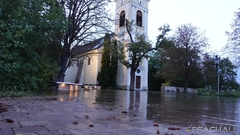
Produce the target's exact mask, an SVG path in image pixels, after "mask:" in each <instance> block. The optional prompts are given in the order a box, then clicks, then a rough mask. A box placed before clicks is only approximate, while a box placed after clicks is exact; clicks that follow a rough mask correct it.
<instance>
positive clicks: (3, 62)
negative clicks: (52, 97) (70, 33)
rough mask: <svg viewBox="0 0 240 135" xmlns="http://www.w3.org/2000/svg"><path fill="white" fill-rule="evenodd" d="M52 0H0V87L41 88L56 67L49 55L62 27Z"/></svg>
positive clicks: (11, 88) (44, 86) (9, 88)
mask: <svg viewBox="0 0 240 135" xmlns="http://www.w3.org/2000/svg"><path fill="white" fill-rule="evenodd" d="M55 4H56V1H55V0H38V1H35V0H15V1H14V2H13V1H7V0H3V1H0V40H1V42H0V74H1V76H0V86H1V88H0V89H1V90H24V91H27V90H44V89H45V88H46V86H47V83H48V82H49V81H50V80H51V78H52V77H53V76H54V75H55V74H56V72H57V70H58V68H57V65H56V63H55V62H54V60H53V59H52V58H51V57H50V52H48V51H46V50H48V49H49V48H50V46H49V45H50V44H51V42H52V41H53V40H52V39H53V38H55V33H59V32H60V31H62V30H63V25H62V21H61V20H62V17H61V10H59V8H58V7H57V6H56V5H55Z"/></svg>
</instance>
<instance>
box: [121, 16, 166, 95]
mask: <svg viewBox="0 0 240 135" xmlns="http://www.w3.org/2000/svg"><path fill="white" fill-rule="evenodd" d="M125 21H126V23H125V27H126V30H127V33H128V35H129V37H130V43H129V42H128V43H127V44H120V50H119V60H120V62H121V63H122V64H123V65H125V66H126V67H127V68H130V90H134V83H135V72H136V70H137V68H138V67H139V65H140V63H141V62H142V61H143V59H146V58H148V53H149V52H151V51H153V50H157V49H158V48H161V47H163V46H165V45H166V44H167V43H168V41H167V40H166V38H165V37H164V36H165V35H166V34H167V32H168V31H170V29H169V26H168V25H164V26H163V27H160V28H159V31H160V32H161V34H160V35H159V36H158V37H157V42H156V45H155V46H154V47H152V45H151V43H150V42H149V41H147V40H146V37H145V35H137V36H136V39H134V38H133V36H132V27H133V22H129V21H128V20H125ZM127 52H128V53H127ZM126 54H129V59H127V58H126Z"/></svg>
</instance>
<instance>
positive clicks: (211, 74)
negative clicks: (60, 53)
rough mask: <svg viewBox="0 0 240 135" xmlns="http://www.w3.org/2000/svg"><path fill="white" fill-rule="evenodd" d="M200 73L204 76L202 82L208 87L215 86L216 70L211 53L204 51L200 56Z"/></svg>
mask: <svg viewBox="0 0 240 135" xmlns="http://www.w3.org/2000/svg"><path fill="white" fill-rule="evenodd" d="M201 63H202V73H203V76H204V78H203V79H204V84H205V86H208V87H213V86H215V87H216V88H217V82H216V81H217V79H216V78H217V71H216V67H215V63H214V57H213V55H210V54H209V53H205V54H204V55H203V58H202V62H201Z"/></svg>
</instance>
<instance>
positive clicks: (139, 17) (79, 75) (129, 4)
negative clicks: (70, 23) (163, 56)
mask: <svg viewBox="0 0 240 135" xmlns="http://www.w3.org/2000/svg"><path fill="white" fill-rule="evenodd" d="M149 1H150V0H116V17H117V19H118V22H119V23H117V24H116V26H115V35H116V37H115V38H117V39H118V40H119V41H124V42H126V43H127V42H128V41H130V38H129V35H128V34H127V32H126V28H125V27H124V20H125V19H127V20H129V21H131V20H133V21H134V22H136V25H135V26H134V27H133V31H132V36H133V39H134V38H135V37H136V35H138V34H144V35H145V36H147V30H148V27H147V26H148V2H149ZM111 35H112V36H113V34H111ZM103 41H104V37H103V38H99V39H97V40H95V41H93V42H91V43H89V44H87V45H84V46H81V47H76V48H73V49H74V52H75V55H78V54H79V55H81V50H83V48H84V49H87V50H88V53H90V54H91V55H89V56H88V57H84V58H81V59H79V60H78V61H77V62H76V63H75V64H73V65H72V66H71V67H70V68H68V69H67V71H66V72H65V75H66V76H65V82H74V83H80V84H83V85H89V86H95V85H98V82H97V74H98V72H99V71H100V67H101V58H102V57H101V54H100V53H99V52H101V50H102V49H103ZM126 56H129V55H128V54H126ZM135 77H136V79H135V90H147V89H148V61H147V59H144V60H143V62H142V63H141V65H140V66H139V67H138V69H137V71H136V75H135ZM117 86H118V88H119V89H129V86H130V69H127V68H126V67H125V66H124V65H122V64H121V63H120V62H119V63H118V73H117Z"/></svg>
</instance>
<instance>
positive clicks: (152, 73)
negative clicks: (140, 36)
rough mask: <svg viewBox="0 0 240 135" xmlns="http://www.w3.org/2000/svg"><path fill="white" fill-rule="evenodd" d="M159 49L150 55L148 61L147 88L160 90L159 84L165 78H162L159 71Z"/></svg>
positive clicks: (160, 66) (160, 65)
mask: <svg viewBox="0 0 240 135" xmlns="http://www.w3.org/2000/svg"><path fill="white" fill-rule="evenodd" d="M160 55H161V54H160V49H158V50H157V51H156V52H154V53H153V54H152V55H150V59H149V61H148V89H149V90H161V84H162V83H164V82H165V81H166V80H165V79H164V78H162V75H161V73H160V72H159V71H160V70H161V68H162V62H161V60H160Z"/></svg>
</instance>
